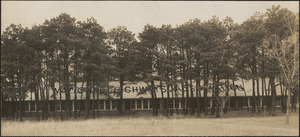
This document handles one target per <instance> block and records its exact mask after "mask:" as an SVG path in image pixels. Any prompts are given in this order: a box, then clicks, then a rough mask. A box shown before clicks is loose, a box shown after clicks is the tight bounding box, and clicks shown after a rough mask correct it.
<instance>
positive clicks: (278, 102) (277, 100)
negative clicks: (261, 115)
mask: <svg viewBox="0 0 300 137" xmlns="http://www.w3.org/2000/svg"><path fill="white" fill-rule="evenodd" d="M275 104H276V105H275V106H281V101H280V98H279V97H277V98H276V101H275Z"/></svg>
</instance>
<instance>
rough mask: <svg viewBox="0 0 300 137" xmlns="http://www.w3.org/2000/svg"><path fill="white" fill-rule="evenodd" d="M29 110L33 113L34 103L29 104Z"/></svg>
mask: <svg viewBox="0 0 300 137" xmlns="http://www.w3.org/2000/svg"><path fill="white" fill-rule="evenodd" d="M30 110H31V111H35V103H34V102H30Z"/></svg>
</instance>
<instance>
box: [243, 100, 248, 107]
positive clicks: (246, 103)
mask: <svg viewBox="0 0 300 137" xmlns="http://www.w3.org/2000/svg"><path fill="white" fill-rule="evenodd" d="M247 106H248V98H243V107H247Z"/></svg>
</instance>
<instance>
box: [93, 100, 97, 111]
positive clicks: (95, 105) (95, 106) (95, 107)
mask: <svg viewBox="0 0 300 137" xmlns="http://www.w3.org/2000/svg"><path fill="white" fill-rule="evenodd" d="M93 102H94V109H95V110H97V109H98V101H97V100H93Z"/></svg>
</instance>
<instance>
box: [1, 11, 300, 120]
mask: <svg viewBox="0 0 300 137" xmlns="http://www.w3.org/2000/svg"><path fill="white" fill-rule="evenodd" d="M298 51H299V13H293V12H292V11H290V10H288V9H286V8H280V6H272V8H270V9H267V11H266V12H265V13H254V15H253V16H251V17H250V18H249V19H247V20H246V21H244V22H243V23H242V24H237V23H234V21H233V20H232V18H230V17H226V18H225V19H224V20H219V19H218V18H217V17H215V16H213V17H212V18H211V19H210V20H207V21H200V20H199V19H193V20H189V21H187V22H186V23H184V24H182V25H178V26H176V27H172V26H171V25H162V26H161V27H155V26H152V25H149V24H147V25H145V27H144V30H143V31H142V32H141V33H139V34H138V36H137V38H136V37H135V35H134V34H133V33H132V32H131V31H129V30H127V28H126V27H121V26H118V27H116V28H113V29H111V30H109V31H105V30H104V28H103V27H102V26H101V25H99V24H98V22H97V21H96V20H95V19H94V18H93V17H92V18H89V19H87V20H86V21H76V19H75V18H73V17H71V16H70V15H68V14H66V13H62V14H60V15H59V16H58V17H55V18H52V19H50V20H45V22H44V23H43V24H41V25H34V26H33V27H32V28H31V29H29V28H23V27H22V26H21V25H14V24H11V25H10V26H9V27H8V28H6V30H5V31H4V32H3V34H2V35H1V97H2V101H3V100H7V99H8V100H10V101H15V102H19V103H18V104H19V106H18V107H17V108H18V112H19V113H20V115H19V116H20V119H21V120H22V116H23V114H22V113H24V110H23V107H22V106H23V104H22V103H24V101H25V97H26V95H27V93H28V92H30V93H31V96H32V95H34V97H35V102H36V103H37V106H39V105H41V106H42V107H41V109H42V110H39V108H40V107H37V108H36V111H37V112H36V117H37V119H38V120H39V119H40V116H39V111H42V112H43V113H42V118H43V119H44V118H45V119H47V118H48V117H49V112H48V103H49V98H50V97H53V98H54V100H59V99H57V98H56V97H57V96H56V95H57V94H60V100H61V94H65V97H66V112H67V113H66V118H69V117H73V116H74V117H75V118H77V111H78V110H77V107H75V110H74V113H73V114H72V111H71V108H70V106H71V103H70V94H71V93H70V92H71V91H72V92H74V93H76V92H78V90H79V89H78V88H79V87H77V86H75V85H77V83H83V84H82V85H85V86H84V87H81V89H84V90H81V91H83V92H84V93H85V96H86V103H85V111H86V113H85V117H86V118H88V117H89V116H90V114H89V113H90V107H89V106H90V104H91V103H90V95H91V94H93V96H94V97H95V90H93V89H95V88H107V83H108V82H109V81H111V80H118V81H119V83H120V91H119V97H120V99H119V102H118V110H119V112H120V113H121V114H122V113H123V104H124V102H123V86H124V81H144V82H146V83H147V85H148V87H147V89H149V90H151V91H152V92H151V97H152V101H151V102H152V105H153V114H154V115H158V113H159V112H158V105H159V104H158V102H157V101H155V100H156V96H157V95H156V94H160V93H157V92H155V91H154V89H155V88H156V87H160V88H162V86H163V85H166V90H167V96H165V97H164V94H163V93H161V96H162V98H166V99H167V102H163V104H165V103H166V108H162V109H163V110H164V111H162V113H163V115H164V116H170V115H173V113H174V110H173V107H170V106H173V104H172V103H173V101H171V99H178V94H181V99H180V101H181V103H182V106H183V111H182V113H183V114H184V115H186V114H191V115H197V116H199V115H200V113H204V114H205V115H207V114H208V113H209V112H208V104H207V93H208V90H210V91H211V92H212V93H213V94H212V96H213V102H214V103H213V108H212V109H211V112H210V113H211V114H216V116H217V117H219V116H220V115H221V116H222V115H223V112H225V113H226V111H227V110H226V109H227V107H226V106H227V105H228V103H227V101H228V98H229V95H228V91H229V90H230V89H229V87H230V86H229V85H230V84H229V83H233V85H234V81H235V80H237V79H238V78H241V79H247V80H252V85H253V88H252V91H253V98H252V102H253V103H252V104H251V105H252V113H254V112H256V111H257V112H258V113H260V112H261V111H262V109H264V106H265V105H266V104H263V105H262V106H263V107H260V106H256V104H255V102H256V100H257V99H258V97H260V96H267V92H269V91H270V92H271V96H272V100H268V102H270V103H268V104H270V105H268V106H269V107H268V110H269V111H270V114H271V115H275V97H276V89H275V88H276V86H278V85H275V81H276V80H277V81H279V86H280V87H281V91H282V93H283V94H282V95H285V96H288V98H285V97H284V98H283V99H284V100H286V99H288V100H287V101H285V107H289V105H286V102H289V95H290V94H289V93H291V94H292V95H293V96H294V97H295V98H296V99H297V97H298V90H299V64H298V63H299V52H298ZM266 78H268V79H269V83H266V81H265V79H266ZM259 79H262V80H261V82H260V81H259ZM155 81H159V84H158V85H157V84H155V83H156V82H155ZM193 82H195V83H196V90H195V91H193V90H191V89H192V83H193ZM55 83H58V84H59V89H55V86H54V85H55ZM178 83H180V85H182V86H183V87H181V89H182V93H177V92H176V91H175V90H173V89H174V87H175V86H176V84H178ZM267 84H268V85H269V86H267ZM220 85H225V86H224V87H227V88H223V89H220ZM209 87H212V88H209ZM71 89H72V90H71ZM233 90H234V91H235V88H233ZM260 90H261V91H260ZM50 91H51V93H50ZM97 91H98V90H97ZM161 91H162V90H161ZM220 92H224V93H225V96H219V94H220ZM284 92H285V93H284ZM201 93H203V96H201V95H202V94H201ZM255 93H256V94H257V96H256V94H255ZM260 93H262V94H261V95H260ZM141 94H142V93H141ZM96 95H97V97H99V94H98V92H97V93H96ZM105 95H107V96H109V95H108V94H105ZM77 98H78V97H77V96H76V94H75V97H74V101H75V106H77V105H78V103H77V102H76V100H77ZM162 101H163V100H162ZM195 102H196V103H195ZM39 103H41V104H39ZM219 108H221V111H220V109H219ZM286 110H289V108H284V109H282V111H283V112H286ZM295 110H296V109H295ZM54 117H55V111H54Z"/></svg>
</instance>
